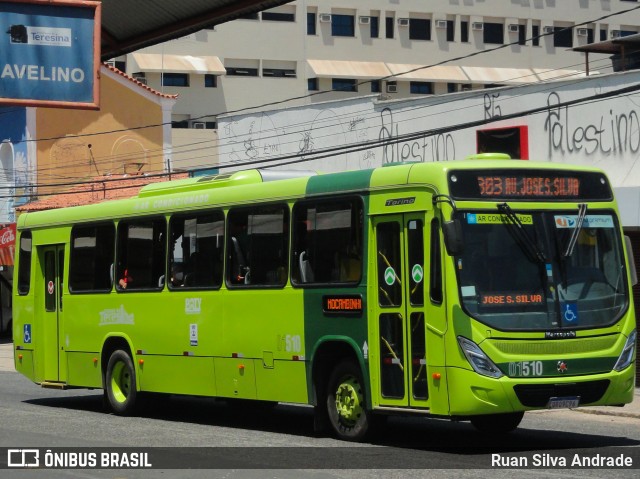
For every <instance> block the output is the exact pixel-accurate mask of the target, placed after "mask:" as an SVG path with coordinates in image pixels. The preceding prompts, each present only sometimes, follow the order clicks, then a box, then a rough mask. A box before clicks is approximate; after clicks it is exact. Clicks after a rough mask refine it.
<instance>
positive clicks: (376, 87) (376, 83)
mask: <svg viewBox="0 0 640 479" xmlns="http://www.w3.org/2000/svg"><path fill="white" fill-rule="evenodd" d="M381 85H382V82H381V81H380V80H371V93H380V92H381V91H382V86H381Z"/></svg>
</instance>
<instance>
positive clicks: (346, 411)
mask: <svg viewBox="0 0 640 479" xmlns="http://www.w3.org/2000/svg"><path fill="white" fill-rule="evenodd" d="M362 404H363V397H362V388H361V387H360V384H359V383H358V381H357V380H356V379H355V378H353V377H351V378H348V379H345V380H344V381H342V382H341V383H340V385H339V386H338V388H337V389H336V411H337V412H338V418H339V419H340V422H342V423H343V424H344V425H346V426H349V427H351V426H353V425H355V423H356V422H357V421H358V419H359V418H360V416H362V413H363V411H364V410H363V408H362Z"/></svg>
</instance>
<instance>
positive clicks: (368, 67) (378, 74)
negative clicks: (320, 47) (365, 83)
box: [307, 60, 391, 79]
mask: <svg viewBox="0 0 640 479" xmlns="http://www.w3.org/2000/svg"><path fill="white" fill-rule="evenodd" d="M307 64H308V65H309V68H311V71H312V72H313V76H315V77H317V78H363V79H375V78H384V77H388V76H389V75H391V72H390V71H389V69H388V68H387V66H386V65H385V64H384V63H382V62H348V61H339V60H307Z"/></svg>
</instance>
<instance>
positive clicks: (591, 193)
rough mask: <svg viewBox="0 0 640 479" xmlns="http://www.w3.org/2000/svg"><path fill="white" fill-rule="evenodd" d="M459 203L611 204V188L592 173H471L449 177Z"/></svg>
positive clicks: (456, 173) (461, 172) (453, 174)
mask: <svg viewBox="0 0 640 479" xmlns="http://www.w3.org/2000/svg"><path fill="white" fill-rule="evenodd" d="M449 187H450V189H451V193H452V196H453V197H454V198H456V199H511V200H546V201H554V200H555V201H562V200H586V199H590V200H610V199H611V198H612V194H611V188H610V187H609V183H608V182H607V180H606V179H605V177H604V175H602V174H599V173H592V172H576V171H573V172H570V173H569V172H562V171H560V172H556V171H548V170H538V171H532V170H510V171H507V170H495V171H494V172H492V173H490V174H487V172H486V171H483V172H478V171H472V170H464V171H455V172H452V173H450V175H449Z"/></svg>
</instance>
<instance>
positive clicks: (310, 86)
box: [307, 78, 318, 91]
mask: <svg viewBox="0 0 640 479" xmlns="http://www.w3.org/2000/svg"><path fill="white" fill-rule="evenodd" d="M307 90H309V91H317V90H318V79H317V78H309V79H308V80H307Z"/></svg>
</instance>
